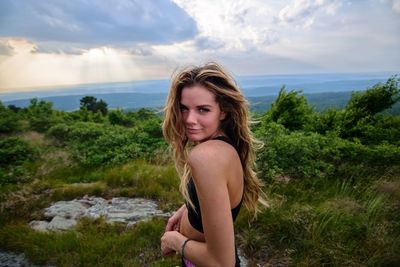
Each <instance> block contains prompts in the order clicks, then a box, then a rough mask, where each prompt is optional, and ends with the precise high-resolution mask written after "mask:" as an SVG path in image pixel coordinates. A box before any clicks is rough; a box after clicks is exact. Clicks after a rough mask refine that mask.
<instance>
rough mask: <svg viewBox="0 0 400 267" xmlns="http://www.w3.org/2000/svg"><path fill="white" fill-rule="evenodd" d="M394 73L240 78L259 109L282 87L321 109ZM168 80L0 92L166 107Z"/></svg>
mask: <svg viewBox="0 0 400 267" xmlns="http://www.w3.org/2000/svg"><path fill="white" fill-rule="evenodd" d="M392 75H393V74H391V73H375V74H373V73H367V74H363V73H360V74H354V73H353V74H333V73H331V74H304V75H301V74H298V75H264V76H244V77H239V78H238V79H237V81H238V85H239V87H240V88H241V89H242V91H243V93H244V95H245V96H246V98H247V99H248V100H249V101H250V103H252V108H253V109H256V110H261V109H264V110H265V109H267V108H268V107H269V105H270V103H272V101H273V100H274V99H275V97H276V96H277V94H278V92H279V90H280V88H282V86H285V87H286V90H296V91H302V92H303V93H304V95H305V96H306V97H307V98H308V99H309V102H310V103H311V104H313V105H314V106H315V107H316V108H317V109H319V110H321V109H324V107H331V106H336V107H341V106H343V105H344V104H345V103H346V102H347V100H348V99H349V98H350V95H351V91H359V90H365V89H367V88H369V87H371V86H373V85H375V84H377V83H379V82H386V81H387V79H388V78H390V77H391V76H392ZM168 87H169V81H168V80H149V81H132V82H121V83H102V84H87V85H76V86H70V87H62V88H48V89H47V90H39V91H32V92H17V93H8V94H4V93H3V94H0V99H1V100H2V101H3V103H4V104H5V105H16V106H19V107H26V106H28V105H29V101H30V99H32V98H34V97H37V98H39V99H43V100H46V101H50V102H53V104H54V108H55V109H60V110H65V111H72V110H76V109H79V101H80V99H81V98H82V97H84V96H88V95H90V96H94V97H96V98H97V99H103V100H104V101H105V102H106V103H107V104H108V107H109V108H122V109H137V108H141V107H149V108H160V109H161V108H162V107H163V106H164V104H165V100H166V97H167V91H168Z"/></svg>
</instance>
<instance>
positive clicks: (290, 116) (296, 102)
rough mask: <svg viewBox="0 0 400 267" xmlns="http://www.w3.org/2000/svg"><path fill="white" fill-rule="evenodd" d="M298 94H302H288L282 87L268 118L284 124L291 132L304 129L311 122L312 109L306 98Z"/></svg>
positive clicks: (292, 92) (294, 92) (293, 92)
mask: <svg viewBox="0 0 400 267" xmlns="http://www.w3.org/2000/svg"><path fill="white" fill-rule="evenodd" d="M298 93H300V92H297V91H290V92H286V90H285V87H282V88H281V90H280V91H279V95H278V97H277V99H276V100H275V102H274V103H272V105H271V109H270V110H269V111H268V112H267V113H268V114H266V115H267V116H266V118H269V119H270V120H272V121H273V122H277V123H279V124H282V125H283V126H285V128H287V129H289V130H301V129H304V127H305V126H306V125H307V124H308V123H309V121H310V117H311V115H312V108H311V107H310V106H309V105H308V103H307V100H306V98H305V97H304V96H302V95H299V94H298Z"/></svg>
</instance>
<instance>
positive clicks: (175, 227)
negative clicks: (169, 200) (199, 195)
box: [165, 204, 186, 232]
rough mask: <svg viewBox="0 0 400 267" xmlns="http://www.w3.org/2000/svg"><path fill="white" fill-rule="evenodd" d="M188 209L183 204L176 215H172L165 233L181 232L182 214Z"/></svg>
mask: <svg viewBox="0 0 400 267" xmlns="http://www.w3.org/2000/svg"><path fill="white" fill-rule="evenodd" d="M185 209H186V205H185V204H183V205H182V206H181V207H180V208H179V209H178V210H177V211H176V212H175V214H174V215H172V216H171V217H170V218H169V219H168V222H167V225H166V226H165V232H168V231H178V232H179V230H180V222H181V218H182V214H183V212H184V211H185Z"/></svg>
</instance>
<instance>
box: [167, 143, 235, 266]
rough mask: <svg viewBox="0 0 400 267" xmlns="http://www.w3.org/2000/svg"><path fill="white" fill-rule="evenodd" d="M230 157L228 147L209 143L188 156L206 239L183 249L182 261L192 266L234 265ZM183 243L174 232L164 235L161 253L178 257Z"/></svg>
mask: <svg viewBox="0 0 400 267" xmlns="http://www.w3.org/2000/svg"><path fill="white" fill-rule="evenodd" d="M228 148H229V149H228ZM232 153H233V154H234V153H235V151H234V150H231V148H230V147H229V146H228V145H226V144H224V143H221V142H219V141H209V142H205V143H202V144H199V145H197V146H196V147H195V148H194V149H193V150H192V152H191V153H190V155H189V164H190V166H191V169H192V175H193V179H194V182H195V185H196V191H197V195H198V198H199V202H200V209H201V214H202V223H203V230H204V237H205V242H198V241H193V240H191V241H189V242H188V243H187V244H186V246H185V253H184V254H185V255H184V256H185V258H186V259H188V260H189V261H191V262H192V263H194V264H195V265H199V266H224V267H225V266H234V265H235V242H234V231H233V222H232V214H231V205H230V199H229V192H228V177H229V175H230V174H232V172H231V171H232V160H231V159H232V157H233V156H231V155H232ZM186 239H187V237H185V236H184V235H182V234H181V233H179V232H177V231H168V232H165V233H164V235H163V237H162V238H161V249H162V251H163V253H164V252H165V251H168V250H174V251H177V252H179V253H181V249H182V244H183V242H184V241H185V240H186Z"/></svg>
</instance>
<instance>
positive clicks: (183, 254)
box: [181, 238, 192, 258]
mask: <svg viewBox="0 0 400 267" xmlns="http://www.w3.org/2000/svg"><path fill="white" fill-rule="evenodd" d="M190 240H192V239H190V238H188V239H186V240H185V241H183V244H182V249H181V255H182V257H183V258H184V257H185V246H186V243H187V242H189V241H190Z"/></svg>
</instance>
